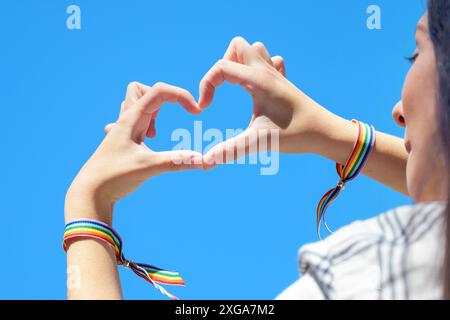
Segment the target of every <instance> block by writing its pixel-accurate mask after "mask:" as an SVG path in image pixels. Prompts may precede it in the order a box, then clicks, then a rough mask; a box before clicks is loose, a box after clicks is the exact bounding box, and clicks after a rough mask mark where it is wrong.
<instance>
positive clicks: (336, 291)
mask: <svg viewBox="0 0 450 320" xmlns="http://www.w3.org/2000/svg"><path fill="white" fill-rule="evenodd" d="M446 204H447V202H446V201H434V202H427V203H419V204H415V205H409V206H402V207H399V208H395V209H392V210H389V211H387V212H386V213H384V214H381V215H379V216H377V217H375V218H372V219H369V220H366V221H357V222H354V223H352V224H350V225H348V226H346V227H344V228H342V229H340V230H339V231H337V232H336V233H334V234H332V235H331V236H330V237H328V238H327V239H325V240H324V241H321V242H317V243H313V244H308V245H305V246H303V247H302V248H301V249H300V250H299V269H300V274H301V275H302V276H301V278H300V279H299V280H298V281H296V282H295V283H294V284H293V285H291V286H290V287H289V288H287V289H286V290H285V291H284V292H283V293H281V294H280V295H279V296H278V297H277V299H278V300H303V299H338V300H343V299H345V300H347V299H362V300H366V299H389V300H394V299H401V300H404V299H440V298H441V297H442V278H441V268H442V264H443V259H444V253H445V239H446V238H445V217H444V214H443V212H444V209H445V206H446Z"/></svg>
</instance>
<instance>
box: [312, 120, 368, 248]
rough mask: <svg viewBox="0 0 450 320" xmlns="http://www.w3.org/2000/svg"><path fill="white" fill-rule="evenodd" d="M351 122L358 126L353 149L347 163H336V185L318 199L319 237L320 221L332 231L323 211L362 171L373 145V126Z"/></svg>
mask: <svg viewBox="0 0 450 320" xmlns="http://www.w3.org/2000/svg"><path fill="white" fill-rule="evenodd" d="M352 122H353V123H356V124H357V125H358V127H359V133H358V140H357V141H356V143H355V146H354V147H353V151H352V153H351V155H350V157H349V159H348V160H347V164H346V165H345V166H343V165H342V164H339V163H337V164H336V171H337V173H338V175H339V177H340V178H341V179H340V180H339V182H338V185H337V187H336V188H334V189H331V190H330V191H328V192H327V193H326V194H325V195H324V196H323V197H322V199H320V201H319V205H318V206H317V212H316V214H317V235H318V237H319V239H322V238H321V236H320V225H321V222H323V224H324V225H325V227H326V229H327V230H328V232H330V233H333V232H332V231H331V230H330V228H329V227H328V225H327V223H326V220H325V212H326V211H327V209H328V207H329V206H330V205H331V204H332V203H333V201H334V200H335V199H336V198H337V197H338V195H339V194H340V193H341V191H342V190H344V189H345V186H346V184H347V183H348V182H349V181H350V180H353V179H355V178H356V177H357V176H358V174H359V173H360V172H361V171H362V169H363V168H364V166H365V164H366V163H367V160H368V159H369V156H370V154H371V152H372V150H373V149H374V146H375V141H376V131H375V128H374V127H373V126H369V125H368V124H365V123H363V122H360V121H358V120H354V119H353V120H352Z"/></svg>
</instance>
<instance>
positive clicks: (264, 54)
mask: <svg viewBox="0 0 450 320" xmlns="http://www.w3.org/2000/svg"><path fill="white" fill-rule="evenodd" d="M252 47H253V48H254V49H255V50H256V51H257V52H258V53H259V55H260V56H261V57H262V58H263V59H264V60H265V61H267V62H268V63H269V64H270V65H271V66H273V63H272V59H270V54H269V51H267V49H266V46H265V45H264V43H262V42H259V41H258V42H255V43H254V44H253V45H252Z"/></svg>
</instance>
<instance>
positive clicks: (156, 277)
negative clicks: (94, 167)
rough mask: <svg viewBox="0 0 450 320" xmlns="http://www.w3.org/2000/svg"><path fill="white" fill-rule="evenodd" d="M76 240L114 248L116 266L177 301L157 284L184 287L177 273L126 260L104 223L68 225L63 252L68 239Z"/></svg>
mask: <svg viewBox="0 0 450 320" xmlns="http://www.w3.org/2000/svg"><path fill="white" fill-rule="evenodd" d="M77 238H78V239H80V238H94V239H97V240H101V241H104V242H106V243H108V244H109V245H111V246H112V247H113V248H114V252H115V254H116V258H117V264H119V265H122V266H124V267H125V268H129V269H131V270H132V271H133V272H134V273H135V274H137V275H138V276H139V277H141V278H143V279H145V280H146V281H147V282H149V283H150V284H152V285H153V286H155V288H157V289H158V290H159V291H161V293H162V294H164V295H166V296H168V297H169V298H172V299H178V298H177V297H175V296H174V295H172V294H170V293H169V292H168V291H167V290H166V289H164V288H163V287H162V286H160V285H159V284H158V283H160V284H166V285H176V286H185V283H184V281H183V279H182V278H181V276H180V275H179V273H178V272H171V271H166V270H163V269H160V268H157V267H154V266H150V265H147V264H143V263H136V262H133V261H131V260H128V259H126V258H125V256H124V254H123V252H122V239H121V238H120V236H119V234H118V233H117V232H116V231H115V230H114V229H113V228H111V227H110V226H108V225H107V224H105V223H102V222H99V221H95V220H88V219H83V220H76V221H73V222H70V223H68V224H67V225H66V228H65V231H64V241H63V248H64V251H67V241H68V240H69V239H77Z"/></svg>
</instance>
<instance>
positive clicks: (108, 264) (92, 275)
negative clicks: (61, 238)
mask: <svg viewBox="0 0 450 320" xmlns="http://www.w3.org/2000/svg"><path fill="white" fill-rule="evenodd" d="M65 217H66V223H68V222H71V221H74V220H79V219H93V220H97V221H102V222H104V223H107V224H109V225H110V224H111V222H112V206H111V205H108V204H107V205H102V204H100V203H99V201H96V200H95V199H94V198H93V197H92V196H90V195H89V194H88V193H84V192H83V193H76V192H73V191H70V190H69V192H68V194H67V197H66V205H65ZM67 298H68V299H77V300H78V299H81V300H86V299H108V300H110V299H111V300H113V299H122V289H121V286H120V279H119V274H118V270H117V261H116V257H115V252H114V249H113V248H112V247H111V246H110V245H109V244H107V243H105V242H102V241H100V240H95V239H76V240H74V241H72V242H69V244H68V249H67Z"/></svg>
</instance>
